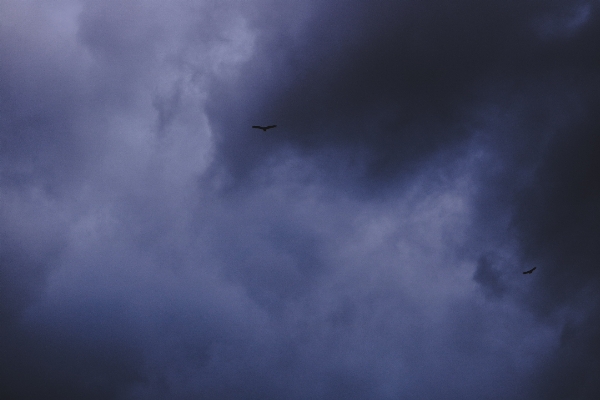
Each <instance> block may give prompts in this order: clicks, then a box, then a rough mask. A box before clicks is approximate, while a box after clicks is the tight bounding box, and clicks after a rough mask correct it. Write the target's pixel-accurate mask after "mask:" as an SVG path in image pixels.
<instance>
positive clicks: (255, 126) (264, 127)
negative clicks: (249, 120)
mask: <svg viewBox="0 0 600 400" xmlns="http://www.w3.org/2000/svg"><path fill="white" fill-rule="evenodd" d="M276 126H277V125H269V126H259V125H254V126H252V127H253V128H256V129H262V130H263V132H266V131H267V129H271V128H275V127H276Z"/></svg>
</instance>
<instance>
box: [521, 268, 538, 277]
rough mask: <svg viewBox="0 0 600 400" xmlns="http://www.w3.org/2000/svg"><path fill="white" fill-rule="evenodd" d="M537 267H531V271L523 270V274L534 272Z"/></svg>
mask: <svg viewBox="0 0 600 400" xmlns="http://www.w3.org/2000/svg"><path fill="white" fill-rule="evenodd" d="M536 268H537V267H533V268H531V269H530V270H529V271H525V272H523V275H525V274H530V273H532V272H533V271H534V270H535V269H536Z"/></svg>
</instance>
